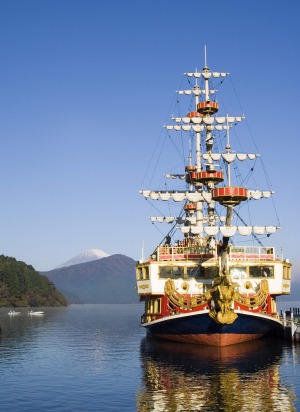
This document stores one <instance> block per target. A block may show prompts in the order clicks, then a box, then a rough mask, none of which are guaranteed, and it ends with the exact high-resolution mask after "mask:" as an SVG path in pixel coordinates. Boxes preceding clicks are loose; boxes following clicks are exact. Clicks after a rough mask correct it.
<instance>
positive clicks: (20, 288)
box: [0, 255, 67, 307]
mask: <svg viewBox="0 0 300 412" xmlns="http://www.w3.org/2000/svg"><path fill="white" fill-rule="evenodd" d="M66 305H67V301H66V299H65V298H64V296H63V295H62V294H61V293H59V292H58V290H56V288H55V287H54V285H53V283H52V282H50V281H49V279H47V278H46V276H42V275H41V274H40V273H38V272H37V271H36V270H34V268H33V267H32V266H30V265H27V264H26V263H24V262H21V261H17V260H16V259H15V258H12V257H8V256H4V255H1V256H0V306H1V307H3V306H14V307H17V306H30V307H37V306H66Z"/></svg>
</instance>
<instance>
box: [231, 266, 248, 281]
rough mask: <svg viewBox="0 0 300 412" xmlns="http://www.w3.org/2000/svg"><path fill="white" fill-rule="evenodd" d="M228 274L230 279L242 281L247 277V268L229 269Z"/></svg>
mask: <svg viewBox="0 0 300 412" xmlns="http://www.w3.org/2000/svg"><path fill="white" fill-rule="evenodd" d="M229 273H230V276H231V278H232V279H242V278H246V277H247V268H246V267H242V266H236V267H231V268H230V269H229Z"/></svg>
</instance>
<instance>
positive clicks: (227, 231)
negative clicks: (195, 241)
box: [179, 226, 280, 237]
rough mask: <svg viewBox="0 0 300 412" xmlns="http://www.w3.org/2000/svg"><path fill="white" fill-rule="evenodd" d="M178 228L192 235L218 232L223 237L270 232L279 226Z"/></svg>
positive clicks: (212, 234) (215, 233)
mask: <svg viewBox="0 0 300 412" xmlns="http://www.w3.org/2000/svg"><path fill="white" fill-rule="evenodd" d="M179 229H180V230H181V231H182V232H183V233H185V234H187V233H192V234H194V235H196V234H199V233H205V234H207V235H208V236H216V235H217V234H218V233H219V232H220V233H221V234H222V235H223V236H225V237H232V236H234V235H235V234H236V233H238V234H240V235H242V236H249V235H251V234H252V233H254V234H255V235H263V234H272V233H275V232H276V230H278V229H280V227H279V226H180V227H179Z"/></svg>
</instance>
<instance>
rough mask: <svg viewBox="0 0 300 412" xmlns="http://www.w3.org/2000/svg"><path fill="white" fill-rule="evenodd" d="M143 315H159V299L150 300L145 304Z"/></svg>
mask: <svg viewBox="0 0 300 412" xmlns="http://www.w3.org/2000/svg"><path fill="white" fill-rule="evenodd" d="M145 313H146V314H147V315H148V314H157V313H161V299H150V300H147V301H146V302H145Z"/></svg>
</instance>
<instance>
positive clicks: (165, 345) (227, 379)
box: [0, 304, 300, 412]
mask: <svg viewBox="0 0 300 412" xmlns="http://www.w3.org/2000/svg"><path fill="white" fill-rule="evenodd" d="M299 306H300V305H299V304H298V305H296V306H295V307H299ZM288 307H289V306H288ZM292 307H293V305H292ZM43 310H44V312H45V314H44V316H43V317H32V316H29V315H28V314H27V310H26V309H21V311H22V313H21V315H19V316H14V317H11V316H8V309H0V324H1V327H2V334H1V340H0V394H1V400H0V402H1V403H0V410H1V412H6V411H7V412H8V411H12V412H19V411H20V412H21V411H22V412H26V411H28V412H29V411H30V412H36V411H39V412H48V411H51V412H53V411H55V412H60V411H61V412H67V411H68V412H69V411H70V412H76V411H78V412H79V411H82V412H89V411H99V412H106V411H107V412H109V411H122V412H124V411H138V412H146V411H168V412H179V411H210V412H212V411H226V412H235V411H249V412H250V411H251V412H253V411H263V412H267V411H268V412H270V411H297V410H299V411H300V401H299V397H300V364H299V363H300V362H299V359H300V358H299V355H300V344H298V343H296V344H292V343H291V342H287V341H280V340H271V339H263V340H259V341H256V342H251V343H248V344H241V345H234V346H229V347H226V348H212V347H209V348H207V347H200V346H196V345H187V344H176V343H171V342H170V343H169V342H163V341H157V340H149V339H146V338H145V331H144V329H142V328H140V327H139V319H140V315H141V314H142V311H143V307H142V306H141V305H71V306H69V307H67V308H46V309H43Z"/></svg>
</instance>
